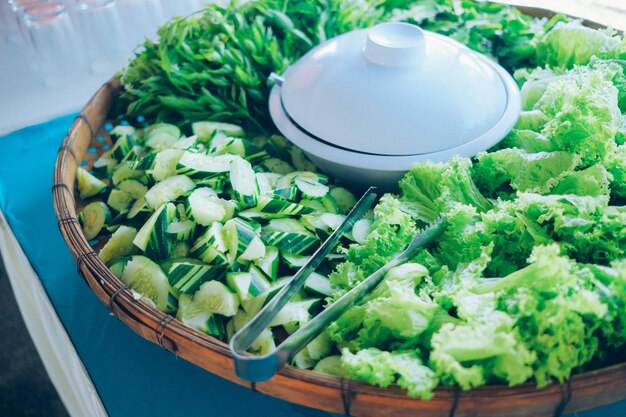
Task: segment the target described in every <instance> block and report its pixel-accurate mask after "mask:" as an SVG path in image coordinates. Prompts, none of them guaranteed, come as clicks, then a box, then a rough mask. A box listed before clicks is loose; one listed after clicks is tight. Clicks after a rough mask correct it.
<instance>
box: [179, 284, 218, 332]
mask: <svg viewBox="0 0 626 417" xmlns="http://www.w3.org/2000/svg"><path fill="white" fill-rule="evenodd" d="M203 308H204V306H203V305H202V303H199V302H194V298H193V297H192V296H191V295H188V294H182V295H181V296H180V298H179V299H178V312H177V313H176V318H177V319H178V320H180V321H182V322H183V323H185V324H186V325H188V326H191V327H193V328H194V329H198V330H200V331H201V332H204V333H206V334H209V335H211V336H215V337H218V338H222V337H224V334H225V328H224V319H223V318H222V317H220V316H218V315H216V314H213V313H210V312H208V311H206V310H204V309H203Z"/></svg>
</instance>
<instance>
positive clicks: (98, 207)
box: [78, 201, 113, 240]
mask: <svg viewBox="0 0 626 417" xmlns="http://www.w3.org/2000/svg"><path fill="white" fill-rule="evenodd" d="M78 219H79V220H80V224H81V226H82V229H83V234H84V235H85V239H87V240H91V239H93V238H95V237H96V236H98V235H99V234H100V231H101V230H102V229H103V228H104V227H105V226H107V225H108V224H109V223H111V220H112V219H113V216H111V211H110V210H109V207H108V206H107V205H106V204H104V203H103V202H102V201H94V202H93V203H89V204H87V205H86V206H85V208H84V209H83V211H82V213H80V214H79V215H78Z"/></svg>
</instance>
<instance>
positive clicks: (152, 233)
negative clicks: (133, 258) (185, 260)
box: [133, 203, 178, 260]
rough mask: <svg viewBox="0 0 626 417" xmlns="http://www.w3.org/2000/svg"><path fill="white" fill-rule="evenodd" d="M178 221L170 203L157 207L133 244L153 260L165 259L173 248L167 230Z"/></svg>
mask: <svg viewBox="0 0 626 417" xmlns="http://www.w3.org/2000/svg"><path fill="white" fill-rule="evenodd" d="M177 220H178V212H177V210H176V206H175V205H174V204H172V203H168V204H164V205H162V206H161V207H159V208H158V209H157V210H156V211H155V212H154V213H153V214H152V216H150V218H149V219H148V220H147V221H146V223H145V224H144V225H143V226H142V227H141V229H140V230H139V232H138V233H137V236H136V237H135V239H134V240H133V243H134V244H135V245H136V246H137V247H138V248H139V249H141V250H142V251H144V253H145V254H146V255H147V256H149V257H151V258H153V259H157V260H160V259H166V258H168V257H169V252H170V250H171V249H172V247H173V243H174V242H173V240H172V239H170V237H169V236H168V234H167V228H168V226H169V225H170V224H171V223H174V222H175V221H177Z"/></svg>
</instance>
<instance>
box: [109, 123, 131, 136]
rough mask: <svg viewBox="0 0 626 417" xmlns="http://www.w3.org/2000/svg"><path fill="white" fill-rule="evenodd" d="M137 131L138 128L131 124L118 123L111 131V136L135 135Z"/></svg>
mask: <svg viewBox="0 0 626 417" xmlns="http://www.w3.org/2000/svg"><path fill="white" fill-rule="evenodd" d="M135 133H136V129H135V128H134V127H133V126H130V125H117V126H115V127H114V128H113V129H112V130H111V131H110V132H109V134H110V135H111V136H115V137H120V136H134V135H135Z"/></svg>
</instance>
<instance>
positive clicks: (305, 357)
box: [291, 349, 315, 369]
mask: <svg viewBox="0 0 626 417" xmlns="http://www.w3.org/2000/svg"><path fill="white" fill-rule="evenodd" d="M291 362H292V363H293V365H294V366H295V367H296V368H300V369H311V368H313V367H314V366H315V361H314V360H313V359H312V358H311V355H310V354H309V351H308V350H306V349H302V350H301V351H300V352H298V353H296V354H295V355H294V356H293V359H292V360H291Z"/></svg>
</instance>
